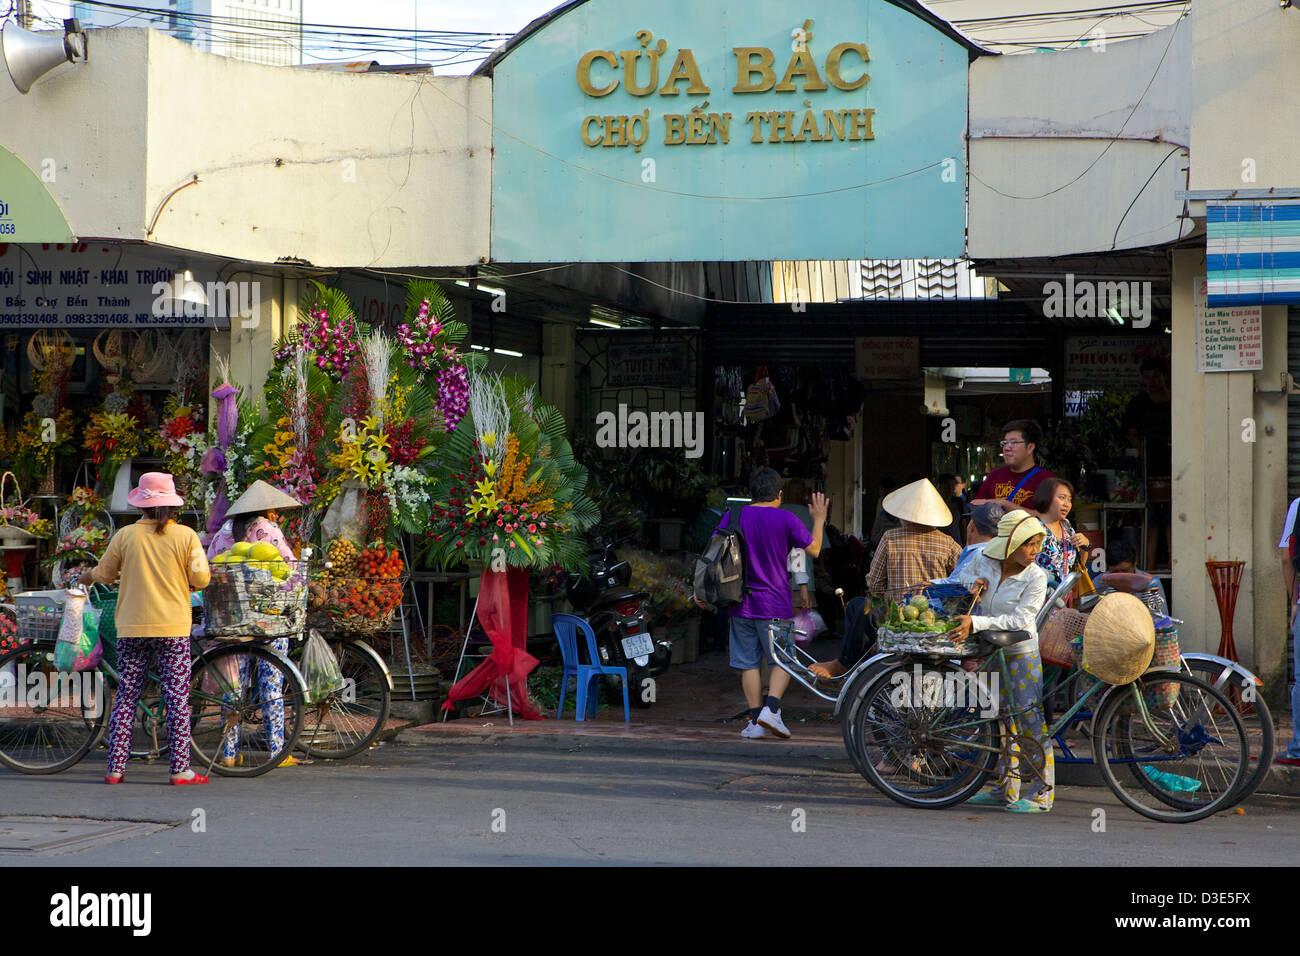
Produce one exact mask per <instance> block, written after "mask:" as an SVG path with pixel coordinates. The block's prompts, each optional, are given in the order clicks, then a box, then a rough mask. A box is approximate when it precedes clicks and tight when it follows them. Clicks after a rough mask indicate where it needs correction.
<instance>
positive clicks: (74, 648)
mask: <svg viewBox="0 0 1300 956" xmlns="http://www.w3.org/2000/svg"><path fill="white" fill-rule="evenodd" d="M103 656H104V645H103V644H102V643H101V642H100V640H99V609H98V608H95V607H91V606H90V605H89V604H86V605H84V606H83V607H82V610H81V631H80V634H78V635H77V636H76V638H75V640H67V639H65V636H64V633H63V631H60V632H59V641H58V643H57V644H55V645H54V664H55V666H56V667H58V669H59V670H61V671H90V670H94V669H95V668H96V667H98V666H99V662H100V660H101V659H102V658H103Z"/></svg>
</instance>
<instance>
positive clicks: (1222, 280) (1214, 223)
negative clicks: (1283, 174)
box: [1205, 199, 1300, 308]
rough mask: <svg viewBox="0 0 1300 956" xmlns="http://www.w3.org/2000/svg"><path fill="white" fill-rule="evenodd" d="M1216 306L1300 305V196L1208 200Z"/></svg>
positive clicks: (1210, 286) (1210, 299)
mask: <svg viewBox="0 0 1300 956" xmlns="http://www.w3.org/2000/svg"><path fill="white" fill-rule="evenodd" d="M1205 221H1206V291H1207V304H1208V305H1209V306H1210V307H1211V308H1222V307H1226V306H1236V305H1297V304H1300V199H1276V200H1254V201H1252V200H1229V201H1225V202H1207V203H1206V204H1205Z"/></svg>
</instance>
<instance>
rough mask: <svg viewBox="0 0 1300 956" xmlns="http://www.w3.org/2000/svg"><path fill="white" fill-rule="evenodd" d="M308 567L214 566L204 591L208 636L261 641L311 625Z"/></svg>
mask: <svg viewBox="0 0 1300 956" xmlns="http://www.w3.org/2000/svg"><path fill="white" fill-rule="evenodd" d="M307 575H308V571H307V562H305V561H284V560H282V559H280V558H276V559H274V560H260V561H259V560H245V561H238V562H229V563H219V562H218V561H217V560H215V559H214V561H213V562H212V580H211V581H210V582H209V583H208V586H207V587H206V588H204V589H203V631H204V635H205V636H206V637H212V638H224V639H240V640H263V639H274V638H279V637H286V636H288V635H290V634H297V633H299V632H301V631H302V629H303V626H304V624H305V623H306V620H307Z"/></svg>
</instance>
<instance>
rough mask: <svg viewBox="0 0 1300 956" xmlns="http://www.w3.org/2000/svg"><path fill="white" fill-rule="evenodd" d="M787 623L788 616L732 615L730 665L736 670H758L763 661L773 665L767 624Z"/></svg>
mask: <svg viewBox="0 0 1300 956" xmlns="http://www.w3.org/2000/svg"><path fill="white" fill-rule="evenodd" d="M773 623H777V624H789V623H790V619H789V618H779V617H778V618H770V617H758V618H754V617H733V618H732V619H731V640H730V641H729V644H730V646H731V666H732V667H734V668H735V669H736V670H738V671H752V670H758V668H759V667H760V666H761V664H762V663H763V661H767V663H768V664H769V665H771V666H773V667H775V666H776V661H774V660H772V655H771V653H770V652H769V651H768V646H767V629H768V626H769V625H771V624H773Z"/></svg>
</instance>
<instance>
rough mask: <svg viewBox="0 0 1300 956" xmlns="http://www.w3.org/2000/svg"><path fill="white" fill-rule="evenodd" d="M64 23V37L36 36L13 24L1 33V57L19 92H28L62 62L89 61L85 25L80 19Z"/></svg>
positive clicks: (6, 26) (6, 25) (0, 31)
mask: <svg viewBox="0 0 1300 956" xmlns="http://www.w3.org/2000/svg"><path fill="white" fill-rule="evenodd" d="M63 23H64V28H65V30H66V32H65V33H64V35H63V36H51V35H49V34H45V33H33V32H31V31H30V30H24V29H23V28H22V27H19V26H17V25H15V24H14V23H12V22H11V23H6V24H5V25H4V29H3V30H0V57H2V58H3V59H4V63H5V68H6V69H7V70H8V71H9V78H10V79H11V80H13V82H14V86H16V87H18V92H19V93H26V92H27V91H28V90H30V89H31V88H32V84H33V83H35V82H36V81H37V80H39V79H40V78H41V77H42V76H44V75H45V74H46V73H48V72H50V70H52V69H54V68H55V67H56V66H58V65H59V64H60V63H74V62H76V61H77V60H78V59H81V60H84V59H85V58H86V35H85V34H84V33H82V32H81V24H79V23H78V22H77V21H76V20H65V21H63Z"/></svg>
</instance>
